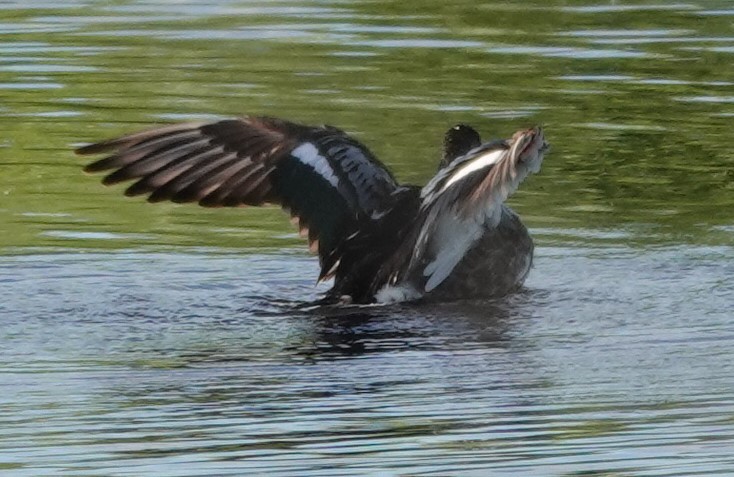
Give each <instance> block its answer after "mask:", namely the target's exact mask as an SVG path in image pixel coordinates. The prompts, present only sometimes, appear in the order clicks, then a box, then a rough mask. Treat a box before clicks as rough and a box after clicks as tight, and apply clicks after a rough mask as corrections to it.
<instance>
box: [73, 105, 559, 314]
mask: <svg viewBox="0 0 734 477" xmlns="http://www.w3.org/2000/svg"><path fill="white" fill-rule="evenodd" d="M548 149H549V144H548V142H547V141H546V139H545V136H544V133H543V129H542V128H541V127H539V126H535V127H532V128H529V129H523V130H519V131H517V132H515V133H514V134H513V135H512V136H511V137H509V138H508V139H499V140H492V141H489V142H482V139H481V137H480V135H479V133H478V132H477V131H476V130H475V129H474V128H473V127H471V126H469V125H467V124H458V125H456V126H453V127H451V128H450V129H449V130H448V131H447V132H446V133H445V135H444V138H443V151H442V155H441V160H440V161H439V164H438V170H437V172H436V175H435V176H434V177H433V178H432V179H430V180H429V181H428V183H427V184H426V185H425V186H423V187H420V186H417V185H409V184H400V183H399V182H398V181H397V180H396V178H395V176H394V175H393V173H392V172H390V170H389V169H388V168H387V167H386V166H385V165H384V164H383V163H382V162H380V160H379V159H378V158H377V157H376V156H375V155H374V154H373V153H372V152H371V151H370V150H369V149H368V148H367V146H365V145H364V144H362V142H360V141H359V140H357V139H356V138H355V137H353V136H351V135H350V134H348V133H346V132H344V131H343V130H341V129H338V128H336V127H333V126H328V125H323V126H308V125H304V124H300V123H295V122H291V121H288V120H284V119H280V118H275V117H269V116H242V117H236V118H228V119H221V120H215V121H209V122H185V123H176V124H170V125H165V126H159V127H154V128H152V129H146V130H143V131H140V132H135V133H132V134H128V135H124V136H122V137H117V138H114V139H109V140H105V141H101V142H97V143H93V144H89V145H85V146H82V147H80V148H78V149H76V151H75V152H76V153H77V154H80V155H100V154H104V155H105V157H103V158H101V159H97V160H95V161H94V162H91V163H89V164H88V165H86V166H85V167H84V171H85V172H87V173H100V172H104V173H105V174H106V175H105V176H104V178H103V179H102V183H103V184H105V185H113V184H118V183H125V182H127V183H129V185H128V186H127V189H125V192H124V193H125V195H126V196H141V195H142V196H146V197H147V200H148V202H153V203H155V202H162V201H170V202H175V203H198V204H199V205H201V206H204V207H243V206H263V205H267V204H275V205H280V206H281V207H282V208H283V209H284V210H285V211H286V212H288V213H289V214H290V216H291V219H292V221H293V222H294V223H295V224H296V225H297V227H298V229H299V231H300V234H301V235H302V236H304V237H305V238H306V239H307V242H308V245H309V249H310V251H311V252H313V253H315V254H316V255H317V256H318V259H319V265H320V272H319V275H318V281H325V280H330V279H333V284H332V287H331V289H330V290H329V291H327V292H326V294H325V295H324V297H323V299H322V300H323V301H322V302H323V303H328V304H374V303H397V302H420V301H453V300H462V299H486V298H495V297H500V296H503V295H507V294H509V293H512V292H513V291H516V290H518V289H520V288H521V287H522V285H523V283H524V281H525V279H526V277H527V275H528V273H529V270H530V268H531V265H532V261H533V250H534V245H533V240H532V238H531V237H530V234H529V232H528V230H527V228H526V227H525V225H524V224H523V223H522V221H521V220H520V218H519V216H518V215H517V214H516V213H515V212H514V211H513V210H512V209H511V208H510V207H509V206H507V205H506V204H505V201H506V200H507V199H508V197H509V196H510V195H511V194H512V193H513V192H514V191H515V190H516V189H517V187H518V186H519V184H520V183H521V182H522V181H523V180H524V179H525V178H526V177H527V176H528V175H529V174H531V173H536V172H538V171H539V170H540V166H541V163H542V161H543V158H544V155H545V153H546V152H547V150H548Z"/></svg>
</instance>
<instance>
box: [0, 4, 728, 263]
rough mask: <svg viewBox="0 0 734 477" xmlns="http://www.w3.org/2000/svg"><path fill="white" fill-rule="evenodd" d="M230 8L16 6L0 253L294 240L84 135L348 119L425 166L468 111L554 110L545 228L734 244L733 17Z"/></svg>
mask: <svg viewBox="0 0 734 477" xmlns="http://www.w3.org/2000/svg"><path fill="white" fill-rule="evenodd" d="M221 5H222V6H223V8H222V9H221V10H220V9H216V8H206V7H203V8H199V9H198V10H197V9H195V8H194V7H192V6H191V5H189V6H188V7H187V6H186V5H183V6H181V7H180V8H181V9H183V11H180V12H179V11H177V12H171V11H168V10H167V9H166V8H153V7H155V5H154V4H153V5H148V6H146V5H145V4H143V5H138V4H128V3H116V2H113V3H107V2H97V3H95V4H93V5H92V6H91V7H88V6H85V7H83V8H82V7H75V6H74V4H73V3H70V6H69V8H48V9H43V8H36V9H31V10H23V9H21V8H18V9H15V10H13V9H10V10H4V14H5V18H6V20H5V22H6V23H8V24H9V25H11V26H16V27H17V28H14V29H12V28H11V29H9V30H8V31H9V33H8V34H6V35H4V37H3V40H2V42H0V50H1V51H2V52H3V61H2V62H1V63H0V126H1V127H2V130H3V136H2V137H1V138H0V225H1V226H2V229H3V230H4V232H5V233H3V234H2V235H0V250H2V251H3V253H17V252H23V251H25V250H27V249H28V248H29V247H30V248H33V249H37V248H46V247H48V248H135V247H146V248H159V247H169V246H217V247H261V246H271V247H272V246H275V247H282V246H292V245H296V244H300V240H299V239H298V238H297V237H296V236H295V233H294V231H293V229H292V228H291V227H290V226H289V224H288V221H287V220H286V219H285V217H284V216H283V215H282V214H281V213H280V212H279V211H278V210H277V209H270V210H256V209H248V210H244V211H243V210H214V211H211V210H202V209H199V208H195V207H193V206H176V205H172V204H158V205H155V206H151V205H148V204H145V203H144V201H142V200H131V199H124V198H122V197H121V188H117V189H114V190H108V189H104V188H103V187H102V186H100V185H99V182H98V178H97V177H91V178H90V177H84V176H83V175H82V174H81V172H80V166H81V165H82V164H83V161H82V160H80V159H79V158H76V157H74V156H73V155H72V154H71V152H70V151H71V150H72V149H73V147H74V146H75V145H78V144H81V143H84V142H87V141H94V140H99V139H102V138H106V137H108V136H112V135H117V134H121V133H124V132H129V131H132V130H136V129H139V128H142V127H146V126H148V125H150V124H154V123H155V124H159V123H164V122H170V121H173V120H185V119H189V118H200V117H202V116H204V117H208V115H213V116H217V117H219V116H229V115H235V114H242V113H251V114H268V115H277V116H284V117H288V118H291V119H294V120H298V121H302V122H306V123H324V122H325V123H330V124H334V125H337V126H339V127H341V128H343V129H346V130H347V131H350V132H352V133H354V134H355V135H356V136H358V137H359V138H360V139H362V140H363V141H364V142H366V143H367V144H368V145H370V147H371V148H372V149H373V150H374V151H375V152H376V153H377V154H378V156H379V157H381V158H382V159H383V160H384V162H386V163H388V164H389V165H390V166H391V167H392V168H393V169H394V170H395V172H396V174H397V176H398V177H399V178H400V179H401V180H404V181H406V182H414V183H425V182H426V181H427V180H428V179H429V178H430V176H431V175H432V174H433V172H434V170H435V166H436V161H437V159H438V155H439V146H440V142H441V135H442V133H443V131H444V130H445V128H447V127H448V126H450V125H451V124H453V123H456V122H459V121H462V122H469V123H472V124H475V125H476V126H478V127H479V128H480V129H481V130H482V131H483V132H484V134H485V135H486V136H487V137H497V136H508V135H509V134H511V133H512V131H514V130H516V129H518V128H521V127H526V126H527V125H529V124H534V123H541V124H544V125H545V126H546V130H547V134H548V136H549V138H550V140H551V142H552V144H553V150H552V152H551V154H550V155H549V156H548V158H547V161H546V163H545V164H544V168H543V172H542V174H541V175H539V176H537V177H533V178H531V179H530V180H529V181H528V182H527V183H526V184H524V185H523V186H522V187H521V190H520V191H519V192H518V193H517V194H516V196H515V197H513V198H512V199H511V201H512V204H513V206H514V207H516V209H517V210H518V211H519V212H520V213H521V214H522V215H523V217H524V218H525V220H526V222H527V223H528V225H529V226H530V227H531V228H534V229H541V230H543V232H542V233H541V234H539V237H540V240H541V241H543V240H547V241H563V240H567V239H566V238H564V237H567V236H568V235H569V231H572V230H615V231H620V230H621V231H624V233H623V234H621V235H616V237H621V238H616V239H610V241H612V242H620V241H622V242H626V243H635V244H643V245H644V244H655V243H670V242H671V241H672V242H701V243H731V241H732V228H731V227H732V226H731V225H730V224H732V221H733V219H734V212H733V210H734V208H733V207H732V205H734V186H733V185H732V184H733V182H734V181H733V180H732V179H733V178H734V172H732V170H734V168H732V163H733V162H734V160H733V159H732V153H731V151H732V150H733V149H734V147H733V146H734V139H733V138H732V135H731V133H730V131H731V124H732V117H734V100H732V97H734V94H733V93H732V91H733V89H734V86H733V85H732V82H731V78H734V71H733V70H734V67H732V61H731V58H732V52H731V51H729V50H726V48H724V49H723V50H722V48H721V44H724V45H728V44H729V43H726V39H727V38H729V39H731V38H730V35H731V32H730V25H729V20H730V19H729V20H727V18H726V17H716V16H707V17H705V18H706V21H700V19H701V17H700V16H697V15H696V12H695V11H685V10H684V11H680V10H676V9H670V10H665V9H663V10H634V9H633V10H625V11H621V12H620V11H618V12H614V11H611V12H598V13H594V12H591V11H589V10H588V9H587V10H584V9H580V8H575V7H574V5H575V4H571V6H570V7H568V6H567V2H550V3H548V2H531V3H527V2H526V3H524V4H523V5H522V6H520V5H516V6H513V5H509V4H506V3H502V2H485V3H484V4H482V5H481V6H479V7H477V6H476V4H475V2H459V3H455V4H452V6H451V8H448V7H446V6H445V4H444V3H442V2H437V1H431V2H422V3H421V8H420V9H416V8H415V7H414V6H413V5H411V4H408V3H405V2H402V3H400V2H399V3H394V2H365V3H361V2H349V3H335V4H333V5H331V4H328V3H320V4H318V5H317V6H314V5H310V4H304V5H303V6H302V8H303V10H302V11H299V10H296V11H293V10H289V9H288V8H287V7H286V6H283V5H279V4H275V7H269V8H266V7H268V6H269V5H270V4H267V5H266V4H258V3H251V2H223V3H222V4H221ZM705 5H706V3H705V2H704V7H705ZM194 6H195V5H194ZM579 6H582V5H581V4H579ZM224 7H228V8H229V10H227V8H224ZM704 7H700V8H704ZM146 9H148V11H146ZM227 12H228V13H227ZM299 12H300V13H299ZM529 18H530V19H532V21H529ZM722 42H723V43H722ZM571 235H574V234H573V233H571ZM583 235H584V234H581V236H576V237H575V238H574V240H586V239H584V238H583ZM604 240H606V239H604ZM604 240H602V241H604Z"/></svg>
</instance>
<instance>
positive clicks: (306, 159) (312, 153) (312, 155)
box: [291, 142, 339, 187]
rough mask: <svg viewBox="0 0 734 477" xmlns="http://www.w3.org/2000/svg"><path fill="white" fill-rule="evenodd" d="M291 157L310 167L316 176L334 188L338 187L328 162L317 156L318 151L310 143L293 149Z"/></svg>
mask: <svg viewBox="0 0 734 477" xmlns="http://www.w3.org/2000/svg"><path fill="white" fill-rule="evenodd" d="M291 155H292V156H293V157H295V158H296V159H298V160H299V161H301V162H302V163H304V164H306V165H308V166H310V167H311V168H312V169H313V170H314V171H316V173H317V174H319V175H320V176H321V177H323V178H324V179H326V180H327V181H329V183H330V184H331V185H333V186H334V187H337V186H338V185H339V178H338V177H337V176H336V175H335V174H334V170H333V169H332V168H331V166H330V165H329V161H327V160H326V158H325V157H324V156H322V155H321V154H319V150H318V149H316V146H314V145H313V144H311V143H310V142H306V143H303V144H301V145H300V146H298V147H297V148H295V149H293V151H292V152H291Z"/></svg>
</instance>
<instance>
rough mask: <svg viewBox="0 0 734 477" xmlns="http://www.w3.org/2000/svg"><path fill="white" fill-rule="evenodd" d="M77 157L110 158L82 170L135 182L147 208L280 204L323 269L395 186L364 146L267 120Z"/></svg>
mask: <svg viewBox="0 0 734 477" xmlns="http://www.w3.org/2000/svg"><path fill="white" fill-rule="evenodd" d="M76 152H77V153H78V154H100V153H108V154H110V155H109V156H108V157H105V158H104V159H101V160H98V161H96V162H93V163H91V164H89V165H88V166H86V167H85V169H84V170H85V171H86V172H101V171H111V172H109V173H108V175H107V176H106V177H105V178H104V179H103V183H104V184H106V185H110V184H116V183H119V182H125V181H133V180H134V181H135V182H134V183H133V184H132V185H130V186H129V187H128V188H127V190H126V191H125V195H127V196H137V195H147V196H148V201H149V202H160V201H165V200H168V201H172V202H178V203H184V202H198V203H199V204H200V205H202V206H205V207H236V206H242V205H261V204H264V203H275V204H280V205H281V206H282V207H283V208H285V209H287V210H288V211H289V212H290V214H291V215H292V216H293V217H295V218H296V220H297V223H298V226H299V228H300V230H301V231H302V232H304V233H307V235H308V240H309V245H310V248H311V249H312V250H313V251H318V253H319V258H320V260H321V262H322V265H323V263H324V261H325V259H326V258H327V257H328V256H329V255H330V254H331V253H332V252H333V251H334V250H335V248H336V247H337V245H338V244H339V242H340V241H341V240H343V239H344V238H345V236H346V235H348V234H349V233H352V231H351V229H350V227H353V226H354V225H355V224H356V223H357V222H358V221H359V222H363V221H364V220H369V219H370V218H371V217H372V216H376V215H379V214H380V213H381V211H382V210H383V209H384V208H385V207H388V206H389V203H390V200H391V197H392V194H393V192H395V190H396V189H397V187H398V184H397V182H396V181H395V179H394V177H393V176H392V174H391V173H390V172H389V171H388V170H387V169H386V168H385V166H384V165H383V164H382V163H381V162H380V161H379V160H377V158H376V157H375V156H374V155H373V154H372V153H371V152H370V151H369V149H367V147H365V146H364V145H363V144H361V143H360V142H359V141H357V140H356V139H354V138H352V137H350V136H349V135H347V134H346V133H344V132H343V131H340V130H339V129H336V128H333V127H329V126H323V127H311V126H303V125H299V124H295V123H291V122H288V121H284V120H280V119H276V118H269V117H243V118H238V119H227V120H222V121H218V122H212V123H184V124H176V125H171V126H165V127H160V128H156V129H150V130H147V131H142V132H138V133H135V134H130V135H128V136H123V137H120V138H117V139H111V140H109V141H104V142H100V143H96V144H91V145H88V146H84V147H81V148H79V149H77V151H76ZM329 272H330V270H322V276H326V275H328V274H329Z"/></svg>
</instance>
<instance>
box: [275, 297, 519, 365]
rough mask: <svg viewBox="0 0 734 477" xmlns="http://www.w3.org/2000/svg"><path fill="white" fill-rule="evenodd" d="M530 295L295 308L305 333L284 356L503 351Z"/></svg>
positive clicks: (334, 357)
mask: <svg viewBox="0 0 734 477" xmlns="http://www.w3.org/2000/svg"><path fill="white" fill-rule="evenodd" d="M532 295H533V293H532V292H527V291H526V292H522V293H519V294H517V295H513V296H510V297H505V298H503V299H497V300H481V301H457V302H450V303H440V304H436V303H430V304H429V303H425V304H415V305H394V306H359V307H299V308H300V309H299V310H298V311H296V314H300V315H301V316H302V317H303V318H304V319H307V320H309V322H310V326H309V328H310V330H311V333H307V334H304V336H302V338H303V339H302V341H301V342H300V343H298V344H296V345H294V346H290V347H289V348H288V351H290V352H292V353H294V354H296V355H297V356H299V357H307V358H310V359H315V360H316V359H338V358H344V357H354V356H359V355H364V354H370V353H384V352H392V351H405V350H451V349H463V350H466V349H472V348H487V347H504V346H506V344H507V341H508V339H509V337H510V334H509V333H508V332H509V330H511V328H512V326H513V323H514V322H515V321H516V320H522V319H523V317H524V316H527V314H528V308H527V307H526V306H524V305H525V304H526V303H527V302H528V300H529V299H531V298H532Z"/></svg>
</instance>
